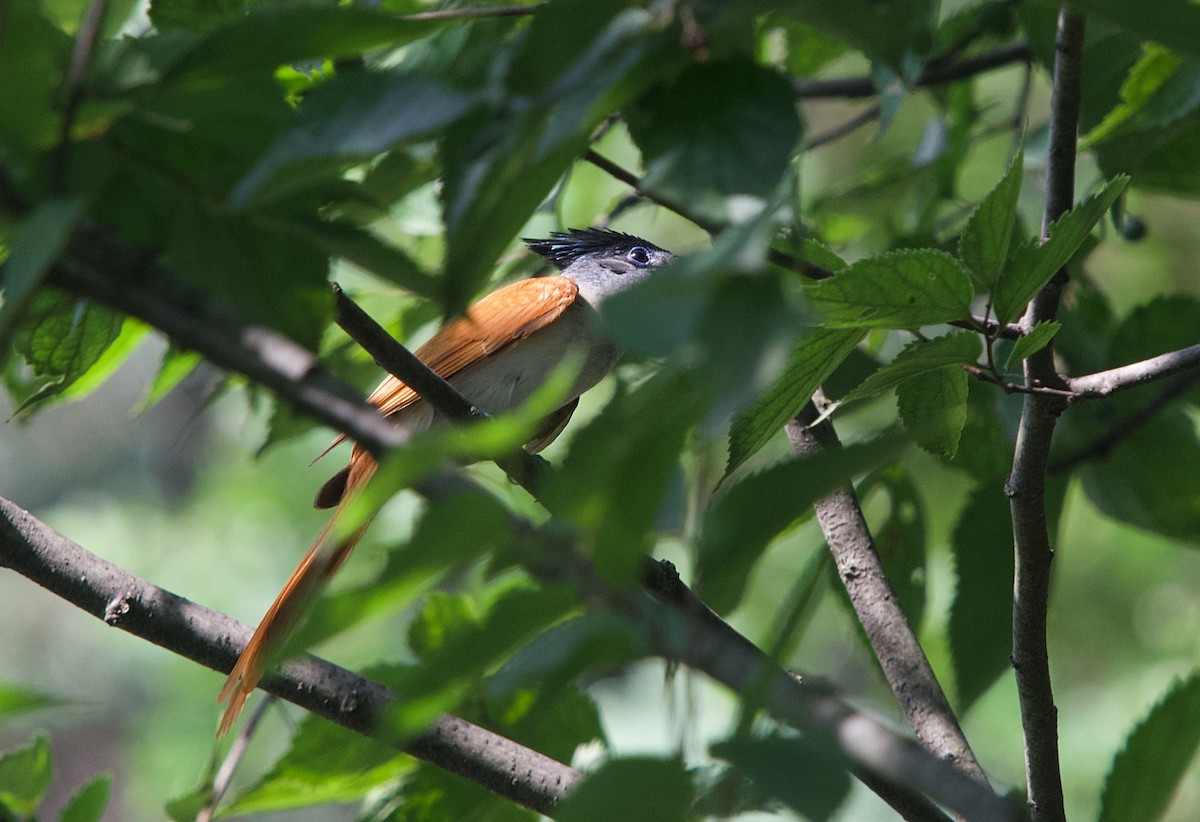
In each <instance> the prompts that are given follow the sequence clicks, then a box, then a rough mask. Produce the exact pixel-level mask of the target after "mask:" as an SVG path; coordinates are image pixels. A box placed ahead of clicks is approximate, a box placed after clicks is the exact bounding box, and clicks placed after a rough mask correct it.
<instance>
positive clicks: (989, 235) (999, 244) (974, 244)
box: [958, 143, 1025, 291]
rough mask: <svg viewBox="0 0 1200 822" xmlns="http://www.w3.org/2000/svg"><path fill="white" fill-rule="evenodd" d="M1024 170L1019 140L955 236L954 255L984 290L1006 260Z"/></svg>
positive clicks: (1002, 268) (990, 285)
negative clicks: (1001, 172)
mask: <svg viewBox="0 0 1200 822" xmlns="http://www.w3.org/2000/svg"><path fill="white" fill-rule="evenodd" d="M1024 170H1025V146H1024V143H1022V145H1021V147H1020V148H1019V149H1017V154H1016V156H1015V157H1013V159H1012V162H1011V163H1010V164H1009V166H1008V171H1006V172H1005V173H1004V176H1003V177H1001V178H1000V182H999V183H997V184H996V187H995V188H993V189H992V190H991V191H990V192H988V195H987V196H986V197H984V198H983V200H981V201H980V203H979V206H978V207H977V208H976V209H975V211H974V212H972V213H971V216H970V218H969V219H968V220H967V225H966V226H965V227H964V228H963V233H962V236H961V237H959V238H958V256H959V257H960V258H962V261H963V263H964V264H965V265H966V266H967V269H968V270H969V271H970V272H971V274H972V275H974V277H975V281H976V282H977V283H979V284H980V285H981V286H982V287H983V289H984V290H985V291H991V290H993V289H994V288H995V287H996V283H997V281H998V280H999V279H1000V276H1001V275H1002V274H1003V273H1004V263H1005V262H1006V261H1007V260H1008V246H1009V242H1010V241H1011V240H1012V236H1013V227H1014V226H1015V225H1016V223H1017V200H1018V198H1019V197H1020V194H1021V180H1022V177H1023V175H1024Z"/></svg>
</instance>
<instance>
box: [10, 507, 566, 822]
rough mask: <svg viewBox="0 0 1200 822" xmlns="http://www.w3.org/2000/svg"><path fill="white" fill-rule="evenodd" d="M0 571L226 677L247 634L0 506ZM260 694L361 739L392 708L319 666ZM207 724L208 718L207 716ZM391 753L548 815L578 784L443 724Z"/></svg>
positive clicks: (477, 732) (377, 692)
mask: <svg viewBox="0 0 1200 822" xmlns="http://www.w3.org/2000/svg"><path fill="white" fill-rule="evenodd" d="M0 565H2V566H6V567H8V568H11V569H13V570H14V571H16V572H17V573H19V574H21V575H23V576H25V577H28V578H29V579H31V580H32V581H34V582H35V583H37V584H38V585H41V586H42V587H43V588H46V589H47V590H49V591H50V592H52V593H54V594H56V595H57V596H60V597H62V598H63V599H65V600H67V601H68V602H70V603H71V604H72V605H75V606H77V607H79V608H82V609H83V610H85V611H87V612H88V613H89V614H91V615H92V616H94V617H97V618H99V619H102V620H104V621H105V622H106V623H107V624H109V625H111V626H114V627H116V628H120V629H121V630H123V631H127V632H129V633H131V634H134V635H135V636H139V637H141V638H143V639H146V640H149V641H150V642H153V643H154V644H155V645H159V646H161V647H163V648H165V649H167V650H168V651H171V652H172V653H175V654H178V655H180V656H183V657H187V658H188V659H191V660H193V661H194V662H198V663H200V664H201V665H203V666H205V667H206V668H211V669H212V670H214V671H220V672H221V673H228V671H229V670H230V668H232V667H233V664H234V661H235V660H236V659H237V657H238V653H239V652H240V650H241V648H242V647H243V646H244V645H245V644H246V642H247V641H248V640H249V639H250V635H251V633H253V629H251V627H250V626H249V625H243V624H242V623H240V622H237V621H236V620H233V619H231V618H230V617H227V616H225V615H224V614H219V613H217V612H215V611H211V610H209V609H207V608H205V607H204V606H202V605H197V604H196V603H194V602H190V601H188V600H186V599H184V598H182V597H178V596H176V595H174V594H172V593H170V592H168V591H164V590H163V589H161V588H158V587H156V586H154V585H152V584H150V583H149V582H146V581H145V580H143V579H140V578H139V577H136V576H134V575H133V574H130V573H128V572H126V571H124V570H122V569H120V568H118V567H117V566H115V565H113V564H111V563H109V562H107V561H105V560H103V559H101V558H100V557H98V556H96V555H95V554H92V553H89V552H88V551H87V550H85V549H84V548H82V547H80V546H79V545H76V544H75V543H74V542H72V541H71V540H69V539H67V538H66V537H64V536H62V535H61V534H58V533H57V532H55V531H54V530H53V529H51V528H50V527H49V526H47V525H45V524H44V523H42V522H40V521H38V520H37V519H36V518H34V517H33V516H32V515H31V514H29V513H28V512H26V511H24V510H22V509H21V508H19V507H18V506H16V505H14V504H13V503H12V502H9V501H8V500H6V499H3V498H0ZM262 687H263V688H264V689H265V690H267V691H269V692H270V693H273V694H275V695H276V696H279V697H280V698H282V699H285V700H287V701H288V702H291V703H293V704H295V705H299V706H300V707H302V708H304V709H306V710H308V711H312V712H313V713H315V714H319V715H320V716H323V717H325V718H326V719H329V720H331V721H333V722H336V723H337V724H339V725H341V726H343V727H345V728H349V729H350V730H352V731H354V732H356V733H360V734H365V735H370V734H372V733H373V732H374V730H375V728H376V725H377V723H378V721H379V719H380V718H381V717H382V716H383V715H384V712H385V711H386V710H387V708H388V706H389V705H390V704H391V702H392V694H391V692H390V691H388V689H387V688H385V687H383V686H382V685H379V684H378V683H375V682H371V681H370V680H367V679H363V678H362V677H360V676H357V675H356V674H353V673H351V672H350V671H347V670H345V669H344V668H339V667H337V666H336V665H332V664H330V663H328V662H325V661H324V660H321V659H317V658H316V657H312V656H305V657H301V658H298V659H294V660H292V661H290V662H287V663H285V664H284V665H283V666H282V668H281V669H280V670H279V671H277V672H275V673H273V674H270V675H269V676H267V677H266V679H264V681H263V685H262ZM213 720H214V723H215V721H216V713H215V712H214V714H213ZM397 750H400V751H403V752H405V753H408V754H411V755H413V756H415V757H417V758H418V759H423V760H425V761H427V762H430V763H432V764H434V765H437V766H438V767H440V768H444V769H445V770H447V771H450V772H451V773H455V774H458V775H459V776H463V777H465V778H467V779H470V780H471V781H473V782H476V783H477V784H480V785H482V786H483V787H485V788H487V789H488V790H491V791H493V792H494V793H497V794H499V795H500V796H503V797H505V798H506V799H509V800H511V801H513V802H516V803H518V804H520V805H524V806H525V807H527V808H532V809H533V810H535V811H538V812H539V813H550V812H551V811H552V809H553V807H554V804H555V802H557V801H558V799H560V798H561V797H562V796H563V795H564V794H565V793H566V792H567V791H568V790H570V788H571V787H573V786H574V785H575V784H576V783H577V782H578V781H579V780H580V779H581V777H580V774H579V773H578V772H577V771H575V770H574V769H572V768H570V767H568V766H566V765H564V764H562V763H561V762H556V761H555V760H553V759H550V758H549V757H547V756H544V755H542V754H540V753H538V752H537V751H534V750H530V749H529V748H526V747H524V746H523V745H518V744H517V743H516V742H513V741H512V740H510V739H507V738H505V737H503V736H500V735H498V734H495V733H492V732H491V731H488V730H485V729H483V728H480V727H477V726H475V725H472V724H471V723H469V722H467V721H465V720H463V719H458V718H457V717H452V716H442V717H440V718H439V719H438V720H437V721H436V722H435V723H434V724H433V725H432V726H431V727H430V728H429V730H428V731H426V732H425V733H424V734H423V735H422V736H420V737H418V738H417V739H415V740H413V741H411V742H409V743H407V744H405V745H401V746H397Z"/></svg>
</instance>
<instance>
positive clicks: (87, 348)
mask: <svg viewBox="0 0 1200 822" xmlns="http://www.w3.org/2000/svg"><path fill="white" fill-rule="evenodd" d="M122 323H124V317H122V316H121V315H119V314H114V313H113V312H112V311H110V310H108V309H107V308H104V307H103V306H100V305H96V304H94V303H91V302H88V301H87V300H83V299H79V298H77V297H72V296H69V295H67V294H64V293H62V292H57V291H41V292H40V293H39V294H38V296H37V297H36V298H35V299H34V302H33V304H32V305H31V306H30V307H29V310H28V311H26V312H25V316H24V317H23V319H22V324H21V326H20V327H19V328H18V329H17V330H16V334H15V338H14V340H13V347H14V348H16V350H17V352H18V353H20V354H21V355H22V356H23V357H24V358H25V361H26V362H27V363H29V366H30V367H31V368H32V369H33V372H34V374H36V375H38V376H40V377H49V378H51V380H52V381H51V382H49V383H47V384H46V385H44V386H43V387H42V389H40V390H39V391H38V392H37V393H36V394H34V396H32V397H29V398H28V399H26V400H25V401H24V402H23V403H21V406H20V408H18V409H17V412H16V413H20V412H21V411H23V410H25V409H27V408H29V407H30V406H32V405H33V404H35V403H38V402H42V401H44V400H47V399H49V398H50V397H53V396H55V395H57V394H60V393H61V392H62V391H64V390H65V389H66V388H68V387H69V386H70V385H71V384H72V383H73V382H75V380H77V379H79V378H80V377H82V376H83V375H84V374H86V373H87V371H88V369H90V368H91V367H92V366H93V365H95V364H96V362H97V361H98V360H99V359H100V357H101V355H103V354H104V352H105V350H106V349H107V348H108V347H109V346H110V345H111V344H112V342H113V340H115V339H117V336H118V335H119V334H120V333H121V326H122Z"/></svg>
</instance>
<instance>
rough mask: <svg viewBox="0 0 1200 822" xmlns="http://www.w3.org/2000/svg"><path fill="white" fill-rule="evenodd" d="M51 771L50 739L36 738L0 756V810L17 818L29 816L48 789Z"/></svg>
mask: <svg viewBox="0 0 1200 822" xmlns="http://www.w3.org/2000/svg"><path fill="white" fill-rule="evenodd" d="M52 775H53V768H52V765H51V762H50V740H49V738H48V737H46V736H38V737H37V738H35V739H34V741H33V744H32V745H30V746H29V747H27V748H21V749H19V750H16V751H13V752H11V753H7V754H4V755H3V756H0V808H7V809H8V810H9V811H11V812H12V813H15V814H16V815H17V816H18V817H21V816H29V817H32V816H33V815H34V813H35V812H36V811H37V808H38V805H40V804H42V799H43V798H44V797H45V796H46V791H47V790H49V788H50V779H51V776H52Z"/></svg>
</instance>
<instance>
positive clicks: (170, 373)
mask: <svg viewBox="0 0 1200 822" xmlns="http://www.w3.org/2000/svg"><path fill="white" fill-rule="evenodd" d="M203 361H204V357H202V356H201V355H200V354H198V353H196V352H195V351H183V350H180V349H178V348H176V347H175V346H173V345H172V346H169V347H168V348H167V349H166V350H165V351H163V355H162V361H161V362H160V363H159V365H158V372H157V373H156V374H155V375H154V381H153V382H151V383H150V385H149V387H148V388H147V389H146V393H145V395H143V396H142V399H141V400H140V401H139V402H138V404H137V407H136V408H135V409H134V413H136V414H140V413H142V412H143V411H146V410H148V409H150V408H153V407H154V406H156V405H158V403H159V402H161V401H162V399H163V397H165V396H167V394H170V393H171V391H173V390H174V389H175V387H176V386H177V385H179V383H181V382H183V381H184V379H186V378H187V376H188V375H189V374H191V373H192V372H193V371H195V370H196V368H197V366H199V365H200V363H202V362H203Z"/></svg>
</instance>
